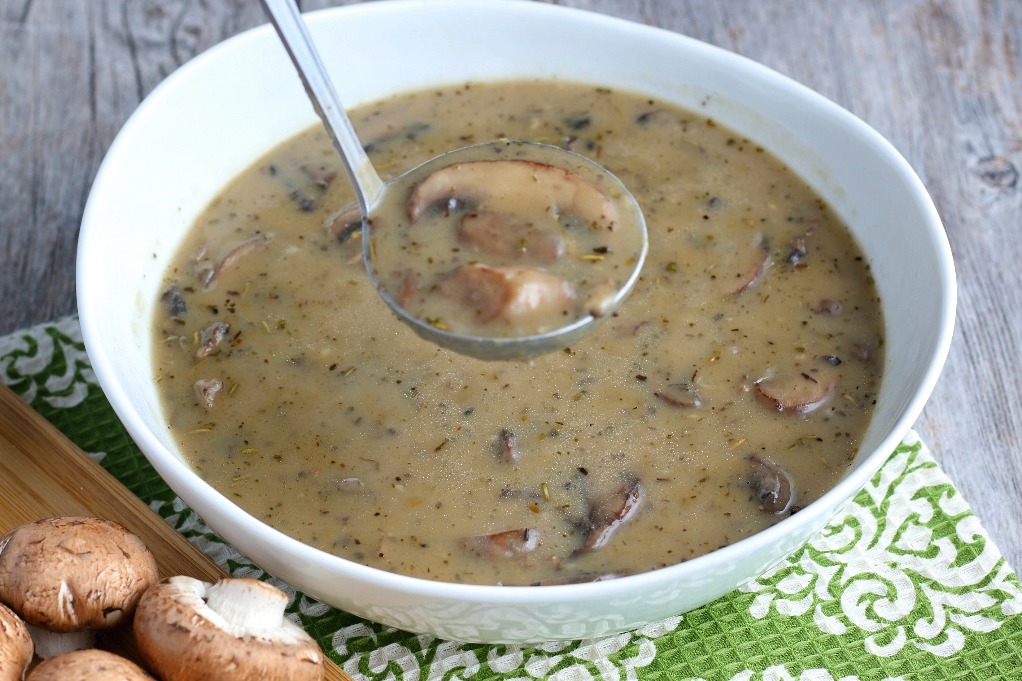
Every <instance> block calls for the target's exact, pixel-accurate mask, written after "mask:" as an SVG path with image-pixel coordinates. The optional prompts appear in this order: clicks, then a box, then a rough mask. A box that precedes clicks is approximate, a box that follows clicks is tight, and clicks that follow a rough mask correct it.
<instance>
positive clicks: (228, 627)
mask: <svg viewBox="0 0 1022 681" xmlns="http://www.w3.org/2000/svg"><path fill="white" fill-rule="evenodd" d="M287 600H288V599H287V595H286V594H285V593H284V592H283V591H281V590H280V589H278V588H276V587H274V586H272V585H270V584H267V583H266V582H260V581H259V580H256V579H223V580H221V581H219V582H217V583H216V584H209V583H207V582H203V581H201V580H198V579H194V578H192V577H184V576H180V577H171V578H170V579H167V580H164V581H163V582H161V583H159V584H157V585H156V586H154V587H152V588H151V589H149V591H147V592H146V593H145V595H144V596H143V597H142V600H141V601H140V602H139V604H138V609H137V610H136V612H135V623H134V631H135V640H136V642H137V643H138V650H139V653H140V654H141V656H142V659H143V660H144V661H145V663H146V664H147V665H148V666H149V668H150V669H152V671H153V673H154V674H156V675H157V676H158V677H160V678H161V679H163V681H246V680H248V679H260V681H321V679H322V678H323V673H324V672H323V652H322V651H321V650H320V648H319V645H318V644H317V643H316V642H315V641H314V640H313V639H312V637H311V636H309V635H308V634H307V633H306V632H305V630H304V629H302V628H301V627H300V626H298V625H297V624H295V623H294V622H291V621H290V620H288V619H287V618H286V617H284V608H285V606H286V605H287Z"/></svg>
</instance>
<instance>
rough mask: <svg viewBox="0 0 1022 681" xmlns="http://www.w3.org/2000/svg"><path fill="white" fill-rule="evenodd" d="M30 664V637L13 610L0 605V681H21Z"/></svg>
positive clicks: (26, 628)
mask: <svg viewBox="0 0 1022 681" xmlns="http://www.w3.org/2000/svg"><path fill="white" fill-rule="evenodd" d="M31 662H32V637H31V636H29V633H28V627H27V626H26V625H25V623H24V622H22V621H21V618H19V617H18V616H17V615H16V614H15V613H14V611H13V610H11V609H10V608H8V607H7V606H4V605H0V681H21V679H22V678H24V676H25V670H26V669H28V665H29V664H31Z"/></svg>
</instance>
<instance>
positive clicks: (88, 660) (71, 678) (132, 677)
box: [25, 648, 155, 681]
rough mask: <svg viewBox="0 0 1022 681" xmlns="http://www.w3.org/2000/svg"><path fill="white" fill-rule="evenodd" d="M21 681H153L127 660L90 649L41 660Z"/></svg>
mask: <svg viewBox="0 0 1022 681" xmlns="http://www.w3.org/2000/svg"><path fill="white" fill-rule="evenodd" d="M25 681H155V679H153V677H152V676H150V675H149V674H147V673H146V672H145V670H144V669H142V668H141V667H139V666H138V665H137V664H135V663H134V662H132V661H131V660H127V659H125V658H123V657H121V656H120V655H114V654H113V653H108V652H107V651H105V650H99V649H97V648H90V649H88V650H76V651H74V652H73V653H64V654H63V655H58V656H57V657H51V658H49V659H48V660H43V661H42V662H41V663H39V665H38V666H37V667H36V668H35V669H33V670H32V673H31V674H29V675H28V677H27V678H26V679H25Z"/></svg>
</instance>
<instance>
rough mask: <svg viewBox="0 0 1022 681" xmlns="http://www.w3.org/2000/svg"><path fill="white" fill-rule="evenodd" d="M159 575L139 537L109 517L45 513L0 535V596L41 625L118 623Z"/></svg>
mask: <svg viewBox="0 0 1022 681" xmlns="http://www.w3.org/2000/svg"><path fill="white" fill-rule="evenodd" d="M157 579H158V574H157V569H156V559H155V558H154V557H153V555H152V553H150V552H149V549H147V548H146V546H145V544H143V543H142V540H141V539H139V538H138V537H136V536H135V535H134V534H132V533H131V532H129V531H128V530H127V529H125V528H124V527H123V526H122V525H120V524H119V523H115V522H113V521H111V520H103V519H100V518H81V517H63V518H45V519H43V520H37V521H34V522H30V523H26V524H24V525H21V526H20V527H16V528H14V529H13V530H11V531H10V532H8V533H7V534H5V535H4V536H3V537H2V538H0V601H2V602H3V603H6V604H7V605H9V606H10V607H11V608H13V609H14V610H15V611H16V612H17V613H18V614H19V615H21V617H22V619H24V620H25V621H26V622H28V623H29V624H32V625H35V626H37V627H40V628H42V629H48V630H50V631H57V632H71V631H79V630H81V629H106V628H109V627H112V626H115V625H117V624H118V623H120V622H121V621H123V620H124V618H125V617H128V616H130V615H131V613H132V612H133V611H134V609H135V605H136V604H137V603H138V599H139V598H140V597H141V595H142V592H143V591H145V590H146V589H147V588H149V587H150V586H151V585H152V584H154V583H156V581H157Z"/></svg>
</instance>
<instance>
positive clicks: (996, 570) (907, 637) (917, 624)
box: [0, 318, 1022, 681]
mask: <svg viewBox="0 0 1022 681" xmlns="http://www.w3.org/2000/svg"><path fill="white" fill-rule="evenodd" d="M0 381H3V382H4V383H5V384H6V385H8V386H9V387H11V388H12V389H13V390H14V391H15V392H17V393H18V394H19V395H21V397H22V398H23V399H24V400H25V401H26V402H28V403H29V404H31V405H32V407H34V408H35V409H36V410H37V411H39V412H40V413H41V414H42V415H43V416H45V417H46V418H47V419H48V420H49V421H50V422H51V423H53V424H54V425H55V426H56V427H57V428H59V429H60V430H61V431H62V432H64V433H65V434H66V435H67V436H68V437H70V438H71V439H72V440H73V441H74V442H75V443H76V444H77V445H78V446H79V447H81V448H82V449H84V450H85V451H86V452H89V453H90V455H91V456H92V457H94V458H95V459H96V460H97V461H99V462H100V464H101V465H102V466H103V467H104V468H106V469H107V470H108V471H110V472H111V473H112V474H113V475H114V476H116V477H117V478H118V479H120V480H121V481H122V482H123V483H124V484H125V485H127V486H128V487H129V488H130V489H131V490H132V491H133V492H134V493H135V494H137V495H138V496H139V497H141V498H142V499H144V500H145V501H146V502H147V503H148V504H149V506H150V507H151V508H153V509H154V510H155V511H156V512H157V513H159V514H160V515H161V516H162V517H163V518H165V519H166V521H167V522H168V523H170V524H171V525H173V526H174V527H175V528H177V529H178V530H179V531H180V532H181V533H182V534H184V535H185V536H186V537H188V539H189V540H191V541H192V542H193V543H194V544H196V545H197V546H198V547H199V548H201V549H202V550H203V551H205V552H206V553H207V554H208V555H209V556H210V557H212V558H213V559H214V560H215V561H216V562H217V563H219V564H220V566H221V567H223V568H224V569H225V570H226V571H227V572H229V573H231V574H232V575H235V576H248V577H259V578H265V579H269V580H271V581H273V582H274V583H275V584H276V585H277V586H279V587H281V588H283V589H285V590H286V591H287V592H288V593H290V594H293V599H292V602H291V605H290V608H289V612H290V613H291V615H292V616H293V617H294V618H295V619H296V620H297V621H300V622H301V623H302V624H303V625H304V626H305V627H306V629H307V630H308V631H309V632H310V633H311V634H312V635H313V636H315V637H316V638H317V640H318V641H319V642H320V644H321V645H322V646H323V648H324V649H325V650H327V651H328V652H329V653H330V655H331V656H332V657H333V659H334V660H335V661H336V662H337V663H338V664H340V665H341V666H342V667H343V668H344V669H345V671H347V672H348V673H349V674H350V675H351V676H353V677H355V678H356V679H380V680H383V679H395V680H410V679H445V680H448V679H449V680H454V679H466V680H467V679H471V680H473V681H476V680H480V681H481V680H487V681H489V680H491V679H521V680H526V679H544V678H554V679H560V680H564V681H567V680H569V679H570V680H576V679H578V680H582V679H607V680H609V679H664V680H666V679H672V680H674V679H679V680H683V679H706V680H708V681H709V680H722V681H723V680H727V681H739V680H741V681H784V680H794V679H798V680H800V681H829V680H836V679H841V680H843V681H852V680H855V679H862V680H866V679H870V680H874V679H875V680H880V679H904V680H908V679H926V680H929V679H976V680H980V679H1022V588H1020V584H1019V580H1018V578H1017V577H1016V575H1015V574H1014V573H1013V572H1012V570H1011V568H1009V567H1008V565H1007V564H1006V563H1005V561H1004V558H1003V557H1002V556H1001V554H1000V552H999V551H998V550H997V548H996V547H995V546H994V544H993V542H991V541H990V539H989V537H988V536H987V534H986V532H985V530H984V529H983V527H982V526H981V525H980V524H979V522H978V521H977V520H976V517H975V516H974V515H973V514H972V512H971V511H970V509H969V507H968V505H967V504H966V502H965V500H964V499H962V498H961V496H960V495H959V494H958V492H957V490H955V487H954V485H953V484H952V483H951V481H950V480H949V479H948V478H947V476H946V475H945V474H944V473H943V472H942V471H941V469H940V467H939V466H938V465H937V463H936V462H935V461H934V459H933V457H932V456H931V455H930V452H929V451H928V450H927V448H926V446H925V445H924V444H923V443H922V442H920V441H919V439H918V437H917V436H916V435H915V433H909V434H908V435H907V436H906V438H905V440H904V441H903V442H902V444H901V445H899V446H898V448H897V449H896V450H895V451H894V452H893V453H892V454H891V457H890V459H889V460H888V461H887V463H886V464H885V465H884V467H883V468H882V469H881V470H880V471H879V472H878V473H877V475H876V476H874V477H873V479H872V480H871V481H870V482H869V484H868V485H867V486H866V487H865V488H863V489H862V491H860V492H859V494H858V495H857V496H856V497H855V498H854V500H853V501H852V502H851V503H850V504H849V505H848V507H847V508H846V509H845V510H844V512H843V513H842V514H841V515H840V516H839V517H838V518H836V519H835V520H834V521H833V522H832V523H831V524H830V525H829V526H828V527H827V528H826V529H824V531H823V532H821V533H820V534H819V535H818V536H817V537H815V538H814V539H813V540H812V541H811V542H809V543H808V544H807V545H806V546H804V547H803V548H802V549H800V550H799V551H798V552H796V553H795V554H794V555H792V556H791V557H789V558H788V559H787V560H786V561H785V562H783V563H782V564H781V565H779V566H777V567H776V568H774V569H773V570H772V571H770V572H769V573H768V574H766V575H763V576H762V577H760V578H759V579H757V580H755V581H753V582H752V583H750V584H748V585H746V586H745V587H743V588H741V589H739V590H737V591H735V592H733V593H731V594H729V595H727V596H725V597H723V598H721V599H719V600H717V601H714V602H712V603H710V604H709V605H706V606H704V607H702V608H699V609H698V610H695V611H692V612H688V613H685V614H682V615H677V616H674V617H670V618H667V619H665V620H662V621H660V622H656V623H654V624H650V625H648V626H646V627H643V628H641V629H638V630H636V631H632V632H628V633H624V634H619V635H616V636H607V637H603V638H599V639H594V640H588V641H574V642H567V643H566V642H558V643H549V644H544V645H538V646H535V647H522V646H511V645H469V644H461V643H453V642H448V641H442V640H437V639H433V638H430V637H428V636H417V635H413V634H409V633H407V632H404V631H400V630H396V629H392V628H389V627H383V626H381V625H378V624H375V623H373V622H368V621H365V620H362V619H359V618H357V617H355V616H353V615H351V614H349V613H346V612H342V611H339V610H336V609H334V608H331V607H329V606H327V605H324V604H322V603H320V602H317V601H315V600H313V599H311V598H309V597H307V596H305V595H304V594H302V593H301V592H296V591H295V589H293V588H291V587H289V586H288V585H287V584H283V583H281V582H280V581H279V580H276V579H274V578H272V577H270V576H269V575H267V574H266V573H264V572H263V571H262V570H260V569H259V568H258V567H257V566H256V565H253V564H252V563H251V562H249V561H248V560H247V559H246V558H245V557H244V556H242V555H240V554H239V553H238V552H237V551H235V550H234V549H232V548H231V547H230V546H228V545H227V544H226V543H225V542H224V541H223V540H222V539H220V538H219V537H218V536H217V535H216V534H215V533H214V532H213V531H212V530H211V529H210V528H209V527H208V526H206V525H205V524H204V523H203V521H202V519H201V518H199V517H198V516H197V515H196V514H195V513H193V512H192V511H191V510H190V509H189V508H188V507H186V506H185V505H184V504H183V503H182V502H181V500H180V499H178V498H177V497H176V496H175V495H174V493H173V492H172V491H171V490H170V489H169V488H168V487H167V486H166V485H165V484H164V483H163V481H162V480H161V479H160V478H159V476H158V475H157V474H156V472H155V471H154V470H153V469H152V468H151V467H150V466H149V464H148V462H146V460H145V459H144V457H143V456H142V454H141V453H140V452H139V450H138V449H137V447H136V446H135V444H134V443H133V442H132V441H131V439H130V438H129V437H128V435H127V433H126V432H125V431H124V429H123V428H122V427H121V425H120V423H119V422H118V421H117V418H116V416H115V415H114V413H113V411H112V409H111V408H110V405H109V404H108V403H107V401H106V398H105V397H104V396H103V393H102V392H101V390H100V389H99V387H98V386H97V384H96V380H95V376H94V375H93V373H92V370H91V367H90V366H89V361H88V357H87V356H86V354H85V348H84V345H83V344H82V341H81V334H80V332H79V328H78V322H77V320H76V319H74V318H68V319H62V320H60V321H58V322H55V323H53V324H46V325H42V326H38V327H34V328H31V329H28V330H26V331H23V332H19V333H15V334H13V335H10V336H7V337H3V338H0Z"/></svg>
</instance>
